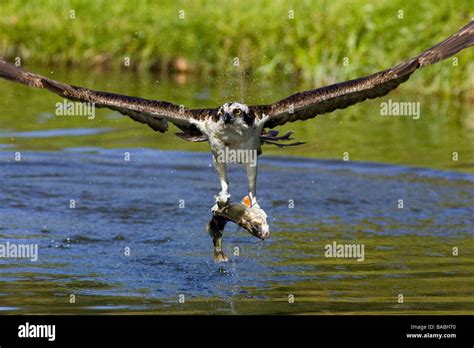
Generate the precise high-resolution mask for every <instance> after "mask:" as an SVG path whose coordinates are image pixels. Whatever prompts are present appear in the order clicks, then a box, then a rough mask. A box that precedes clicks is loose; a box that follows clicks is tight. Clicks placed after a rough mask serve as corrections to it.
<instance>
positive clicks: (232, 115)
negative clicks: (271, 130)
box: [217, 102, 253, 126]
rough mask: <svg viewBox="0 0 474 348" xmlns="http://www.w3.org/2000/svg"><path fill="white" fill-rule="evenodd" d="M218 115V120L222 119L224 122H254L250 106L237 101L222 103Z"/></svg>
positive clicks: (248, 123) (249, 123)
mask: <svg viewBox="0 0 474 348" xmlns="http://www.w3.org/2000/svg"><path fill="white" fill-rule="evenodd" d="M217 116H218V120H222V121H223V122H224V124H230V123H234V122H242V121H243V122H245V123H246V124H247V125H249V126H250V125H251V124H252V122H253V119H252V118H251V117H250V110H249V107H248V106H247V105H245V104H241V103H237V102H233V103H225V104H224V105H222V106H221V107H220V108H219V109H218V110H217Z"/></svg>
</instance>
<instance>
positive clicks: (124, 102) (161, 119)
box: [0, 59, 215, 137]
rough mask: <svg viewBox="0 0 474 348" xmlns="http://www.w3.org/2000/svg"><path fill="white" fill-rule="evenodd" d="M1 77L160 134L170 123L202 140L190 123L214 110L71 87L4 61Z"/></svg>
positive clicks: (203, 117)
mask: <svg viewBox="0 0 474 348" xmlns="http://www.w3.org/2000/svg"><path fill="white" fill-rule="evenodd" d="M0 77H3V78H4V79H7V80H10V81H14V82H19V83H22V84H24V85H27V86H30V87H36V88H44V89H47V90H48V91H50V92H53V93H55V94H57V95H59V96H61V97H64V98H67V99H70V100H73V101H76V102H84V103H93V104H94V105H95V107H106V108H109V109H112V110H115V111H118V112H120V113H122V114H124V115H127V116H129V117H131V118H132V119H133V120H135V121H138V122H141V123H145V124H147V125H148V126H150V127H151V128H152V129H153V130H155V131H159V132H162V133H164V132H166V130H167V129H168V121H169V122H171V123H173V124H174V125H176V126H177V127H178V128H180V129H181V130H183V131H184V132H185V133H186V134H187V135H189V136H195V137H202V136H203V135H202V134H201V132H200V131H199V130H198V129H197V128H196V126H195V125H194V122H193V121H200V120H203V119H205V118H207V117H210V116H211V115H212V113H213V112H215V109H187V108H185V107H184V106H179V105H175V104H172V103H168V102H164V101H159V100H149V99H142V98H137V97H130V96H126V95H121V94H116V93H110V92H100V91H94V90H91V89H87V88H83V87H77V86H71V85H68V84H65V83H61V82H58V81H55V80H52V79H48V78H46V77H44V76H41V75H37V74H34V73H30V72H27V71H25V70H23V69H21V68H19V67H17V66H16V65H14V64H11V63H8V62H6V61H5V60H3V59H0Z"/></svg>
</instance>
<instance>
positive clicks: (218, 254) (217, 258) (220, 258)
mask: <svg viewBox="0 0 474 348" xmlns="http://www.w3.org/2000/svg"><path fill="white" fill-rule="evenodd" d="M227 261H229V258H228V257H227V256H226V255H225V254H224V253H223V252H222V251H214V262H215V263H219V262H227Z"/></svg>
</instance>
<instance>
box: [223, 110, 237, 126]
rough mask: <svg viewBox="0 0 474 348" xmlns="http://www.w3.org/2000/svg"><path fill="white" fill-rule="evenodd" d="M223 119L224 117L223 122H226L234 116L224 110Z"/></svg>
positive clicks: (230, 120)
mask: <svg viewBox="0 0 474 348" xmlns="http://www.w3.org/2000/svg"><path fill="white" fill-rule="evenodd" d="M223 119H224V123H225V124H227V123H229V122H232V121H233V120H234V116H232V114H230V113H228V112H226V113H225V114H224V117H223Z"/></svg>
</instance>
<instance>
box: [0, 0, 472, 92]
mask: <svg viewBox="0 0 474 348" xmlns="http://www.w3.org/2000/svg"><path fill="white" fill-rule="evenodd" d="M473 9H474V5H472V2H469V1H464V0H455V1H441V2H440V1H437V0H433V1H401V0H390V1H378V2H373V3H370V2H367V1H271V0H269V1H250V0H246V1H206V2H202V1H154V2H151V1H150V2H148V1H126V0H115V1H105V0H104V1H101V0H81V1H79V0H69V1H53V0H50V1H48V0H38V1H30V2H24V1H21V0H3V1H2V2H0V14H1V16H0V55H1V56H4V57H7V58H9V59H14V58H15V57H21V58H22V59H23V61H26V65H35V64H36V65H38V64H41V65H65V64H71V65H83V66H96V67H102V68H119V67H122V68H127V69H137V70H149V69H155V70H158V71H161V72H163V73H168V72H169V71H170V67H174V69H175V70H176V69H177V70H187V71H190V72H193V73H199V74H202V75H203V76H205V75H208V74H210V73H213V74H216V75H219V74H232V72H236V73H238V74H247V75H250V76H256V77H265V78H267V77H274V78H280V77H281V75H282V74H284V75H285V76H286V75H288V76H291V77H295V78H299V79H303V80H305V81H306V82H309V83H312V84H315V85H320V84H324V83H330V82H334V81H336V80H342V79H346V78H354V77H357V76H359V75H362V74H368V73H371V72H374V71H375V70H376V69H382V68H386V67H389V66H391V65H393V64H395V63H397V62H399V61H400V60H402V59H405V58H407V57H410V56H412V55H414V54H416V53H418V52H419V51H421V50H423V49H425V48H427V47H429V46H431V45H433V44H434V43H436V42H437V41H439V40H441V39H444V38H445V37H446V36H448V35H450V34H452V33H453V32H454V31H456V30H457V29H458V28H459V27H461V26H462V25H464V24H466V23H467V22H468V21H469V20H470V18H471V17H472V16H473V14H474V11H473ZM400 11H403V13H402V12H400ZM401 16H403V18H400V17H401ZM472 51H473V50H470V52H466V53H463V54H462V55H460V56H459V66H457V67H453V66H452V64H451V63H444V65H443V66H438V67H437V68H431V69H427V70H426V71H425V72H424V74H422V75H423V77H422V83H423V86H424V87H425V88H427V89H426V90H427V91H428V92H430V91H433V90H440V91H442V92H444V93H446V94H449V93H457V92H466V91H468V90H469V89H470V88H472V74H473V70H474V66H473V63H472V61H473V58H474V54H473V52H472ZM345 57H347V58H348V63H349V64H348V65H347V66H344V64H343V62H344V58H345ZM127 58H129V61H130V66H129V67H128V66H126V65H127V64H125V63H127V62H128V61H127V60H126V59H127ZM236 58H238V60H239V61H238V63H239V66H234V63H236ZM285 78H288V77H285ZM453 86H455V87H454V88H453Z"/></svg>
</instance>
